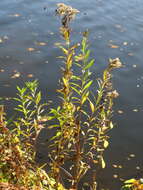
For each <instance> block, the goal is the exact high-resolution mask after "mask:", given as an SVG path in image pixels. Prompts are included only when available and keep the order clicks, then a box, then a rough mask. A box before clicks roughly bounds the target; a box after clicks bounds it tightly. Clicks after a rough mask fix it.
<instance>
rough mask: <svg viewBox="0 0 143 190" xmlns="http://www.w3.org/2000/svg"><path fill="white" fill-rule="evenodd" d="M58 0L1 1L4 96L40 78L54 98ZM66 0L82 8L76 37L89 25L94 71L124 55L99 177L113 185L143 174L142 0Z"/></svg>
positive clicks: (1, 85)
mask: <svg viewBox="0 0 143 190" xmlns="http://www.w3.org/2000/svg"><path fill="white" fill-rule="evenodd" d="M58 2H59V1H58V0H55V1H53V0H49V1H46V0H41V1H39V0H34V1H29V0H1V1H0V7H1V9H0V96H5V97H13V96H14V95H15V93H16V91H15V85H17V84H22V83H23V82H24V81H26V80H31V79H35V78H38V79H39V82H40V86H41V90H42V91H43V92H44V94H46V96H47V94H48V96H52V98H53V99H55V98H56V97H55V96H56V95H55V89H56V87H57V81H58V78H59V76H60V63H59V60H55V57H56V56H58V55H59V53H60V52H59V50H58V49H57V48H53V44H54V43H55V42H57V41H58V40H60V39H59V34H58V27H59V22H58V21H57V18H56V17H55V15H54V10H55V7H56V3H58ZM62 2H65V3H67V1H64V0H63V1H62ZM68 4H70V5H71V6H73V7H75V8H77V9H79V10H80V14H79V15H78V16H77V19H76V21H74V23H73V24H72V27H73V31H74V32H73V39H74V41H78V40H79V37H77V36H79V35H78V34H79V33H80V32H82V31H84V30H85V29H86V28H88V29H89V31H90V37H89V38H90V45H91V49H92V52H93V56H95V58H96V65H95V67H94V68H93V72H94V75H95V76H99V73H100V72H101V71H102V69H104V68H105V66H106V62H107V60H108V58H109V57H112V58H114V57H120V58H121V60H122V62H123V63H124V67H123V68H122V69H120V70H119V71H116V72H114V79H113V80H114V86H115V87H116V88H117V89H118V91H119V93H120V97H119V98H118V100H117V101H116V105H115V114H114V121H115V122H116V123H117V127H116V128H115V129H114V130H113V131H112V133H111V136H112V139H111V144H110V148H109V149H108V151H106V160H107V162H108V164H107V168H106V169H105V171H104V173H103V175H101V176H102V178H101V179H99V180H100V181H101V183H102V184H104V185H105V186H106V187H109V188H110V189H111V190H112V189H115V187H116V188H118V185H119V184H120V181H121V180H122V179H125V178H130V177H134V176H140V175H142V173H141V171H142V169H143V168H142V164H143V161H142V158H141V147H142V145H143V140H142V134H143V128H142V125H143V119H142V118H143V117H142V115H143V64H142V49H143V48H142V44H143V35H142V32H143V14H142V12H143V2H142V1H141V0H130V1H124V0H120V1H114V0H108V1H105V0H90V3H89V2H88V1H86V0H82V3H81V2H80V1H71V0H68ZM44 7H46V10H44ZM51 47H52V48H51ZM6 102H7V103H9V101H8V100H7V101H6ZM42 154H43V155H44V154H46V153H44V152H42ZM131 155H132V156H131ZM133 155H134V156H133ZM113 177H114V180H113Z"/></svg>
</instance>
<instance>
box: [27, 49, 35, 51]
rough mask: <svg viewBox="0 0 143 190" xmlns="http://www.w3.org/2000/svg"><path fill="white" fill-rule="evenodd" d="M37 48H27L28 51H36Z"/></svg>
mask: <svg viewBox="0 0 143 190" xmlns="http://www.w3.org/2000/svg"><path fill="white" fill-rule="evenodd" d="M34 50H35V48H27V51H34Z"/></svg>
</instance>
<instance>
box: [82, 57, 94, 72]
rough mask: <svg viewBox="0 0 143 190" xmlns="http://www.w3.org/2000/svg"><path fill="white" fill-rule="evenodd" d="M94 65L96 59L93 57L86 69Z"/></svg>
mask: <svg viewBox="0 0 143 190" xmlns="http://www.w3.org/2000/svg"><path fill="white" fill-rule="evenodd" d="M93 65H94V59H92V60H91V61H90V62H89V63H88V64H87V65H86V66H85V67H84V70H86V69H89V68H90V67H92V66H93Z"/></svg>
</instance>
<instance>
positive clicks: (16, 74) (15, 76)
mask: <svg viewBox="0 0 143 190" xmlns="http://www.w3.org/2000/svg"><path fill="white" fill-rule="evenodd" d="M20 75H21V74H20V72H17V73H15V74H14V75H12V76H11V78H12V79H15V78H19V77H20Z"/></svg>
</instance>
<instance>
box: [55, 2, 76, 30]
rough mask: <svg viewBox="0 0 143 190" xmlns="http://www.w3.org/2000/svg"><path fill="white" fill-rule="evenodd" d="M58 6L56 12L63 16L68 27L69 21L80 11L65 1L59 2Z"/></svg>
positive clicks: (63, 23) (63, 20)
mask: <svg viewBox="0 0 143 190" xmlns="http://www.w3.org/2000/svg"><path fill="white" fill-rule="evenodd" d="M57 7H58V8H57V9H56V14H57V15H59V16H62V25H63V27H65V28H67V27H68V24H69V22H70V21H71V20H73V19H74V18H75V15H76V14H77V13H79V11H78V10H77V9H74V8H72V7H71V6H68V5H65V4H64V3H58V4H57Z"/></svg>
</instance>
